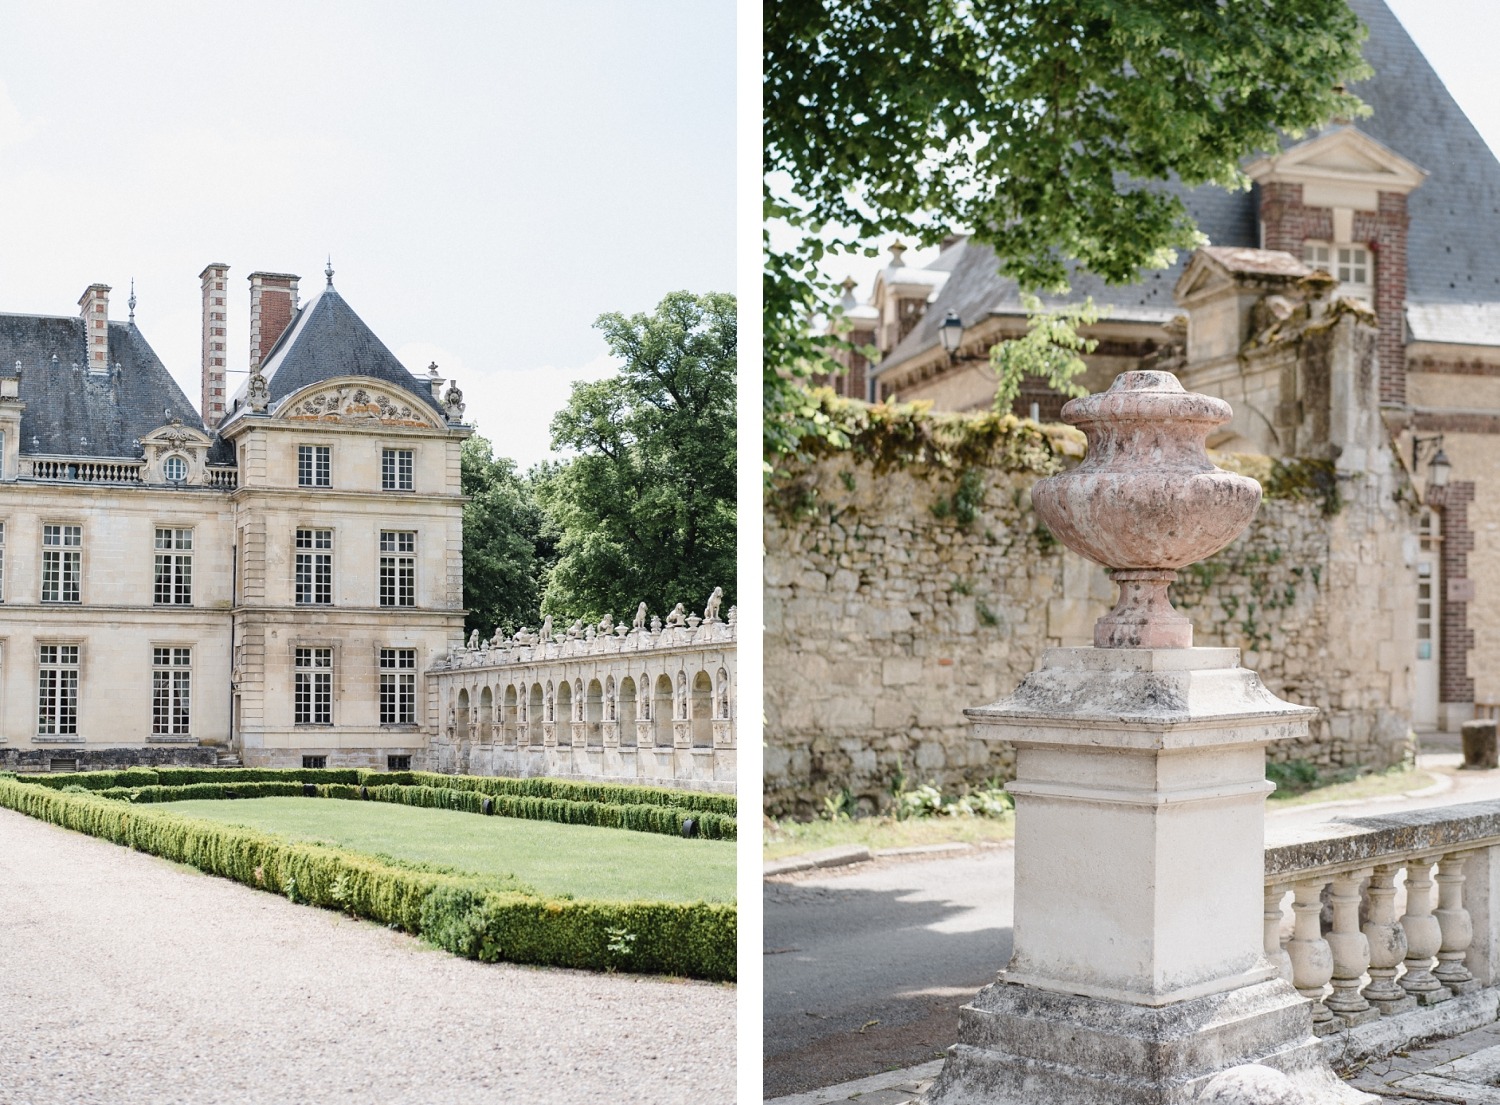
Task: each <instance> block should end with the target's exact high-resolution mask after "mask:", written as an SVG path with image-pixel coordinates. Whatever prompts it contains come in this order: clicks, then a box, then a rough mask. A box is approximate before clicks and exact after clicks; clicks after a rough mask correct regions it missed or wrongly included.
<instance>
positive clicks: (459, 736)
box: [454, 687, 469, 744]
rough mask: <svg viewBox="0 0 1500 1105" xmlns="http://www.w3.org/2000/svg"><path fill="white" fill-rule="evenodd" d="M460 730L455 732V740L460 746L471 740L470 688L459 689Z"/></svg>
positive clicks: (458, 716) (458, 718) (458, 722)
mask: <svg viewBox="0 0 1500 1105" xmlns="http://www.w3.org/2000/svg"><path fill="white" fill-rule="evenodd" d="M457 724H458V728H457V729H456V730H455V732H454V739H456V740H457V741H458V742H459V743H460V744H462V743H463V742H464V741H466V740H468V739H469V688H467V687H460V688H459V689H458V715H457Z"/></svg>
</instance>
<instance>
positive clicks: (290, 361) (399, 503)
mask: <svg viewBox="0 0 1500 1105" xmlns="http://www.w3.org/2000/svg"><path fill="white" fill-rule="evenodd" d="M227 274H228V268H227V266H225V265H220V264H215V265H210V266H208V267H207V268H206V269H204V271H203V273H202V274H201V280H202V290H203V366H202V367H203V374H202V378H203V395H202V408H201V409H202V411H203V412H204V413H203V416H202V417H200V416H199V414H198V412H197V411H195V410H194V409H193V407H192V405H191V404H190V403H189V402H188V400H187V398H186V396H184V395H183V393H182V391H181V389H180V388H179V387H178V386H177V384H176V383H175V382H174V381H173V379H172V377H171V376H170V375H169V374H168V372H167V370H166V368H165V367H164V366H163V365H162V363H161V361H160V359H159V358H158V357H157V356H156V354H155V352H154V351H153V350H152V349H151V347H150V345H149V344H148V343H147V341H146V339H145V337H144V336H143V335H142V334H141V332H140V330H139V329H138V328H137V327H136V325H135V320H134V296H132V297H131V314H130V319H129V320H128V321H127V322H124V323H121V322H118V321H112V320H111V319H110V318H109V292H110V289H109V288H108V287H106V286H105V285H102V284H95V285H91V286H90V287H89V288H88V289H87V291H85V292H84V295H83V297H82V298H81V299H80V301H79V308H80V311H79V314H78V315H77V316H74V317H53V316H38V315H16V314H11V315H4V314H0V767H21V768H27V769H42V770H47V769H49V768H51V769H56V768H58V767H63V768H66V767H72V766H79V767H86V766H90V765H94V764H100V765H103V764H128V763H165V762H196V763H201V762H214V761H215V760H216V759H219V758H222V757H233V756H235V755H237V756H238V757H239V758H240V759H241V760H242V761H243V762H244V763H246V764H249V765H264V766H299V765H304V764H306V765H314V766H316V765H326V766H330V767H332V766H340V765H351V766H367V767H382V768H383V767H404V766H417V765H418V764H420V763H421V761H422V758H423V757H424V756H425V752H426V742H427V734H428V733H430V732H432V731H435V729H436V727H437V719H436V717H435V716H431V711H432V710H435V709H436V706H435V703H432V702H431V701H430V699H431V696H429V694H428V693H427V687H426V674H425V673H426V671H427V669H428V667H429V666H430V664H431V663H432V662H433V661H434V660H435V659H437V658H438V657H440V656H446V655H447V653H448V650H449V649H451V648H453V647H456V646H459V645H461V644H462V642H463V618H464V608H463V532H462V496H461V493H460V486H459V453H460V449H461V446H462V443H463V441H464V439H465V438H466V437H468V436H469V434H470V432H471V430H470V428H469V427H468V426H466V425H465V424H464V422H463V410H464V405H463V400H462V395H461V393H460V392H459V391H458V389H457V387H455V386H453V385H450V386H449V387H448V389H447V390H446V391H443V389H442V385H443V384H444V382H445V381H444V380H443V379H442V378H440V377H439V376H438V375H437V371H436V367H435V366H434V367H433V368H432V370H431V371H430V373H429V375H428V376H427V377H425V378H418V377H416V376H413V375H412V374H411V373H410V372H408V371H407V370H406V369H405V368H404V367H403V366H402V365H401V364H400V362H399V361H398V360H397V359H396V358H395V356H394V355H393V354H391V352H390V351H389V350H388V349H387V348H386V347H385V345H384V344H383V343H382V342H381V341H380V339H379V338H377V337H376V336H375V334H374V333H373V332H372V331H371V330H370V329H369V328H368V327H367V326H366V325H365V323H364V322H363V321H362V320H361V319H360V318H359V316H358V315H357V314H355V312H354V311H353V309H352V308H351V307H350V306H349V305H348V303H347V302H345V300H344V299H343V298H342V296H340V295H339V293H338V292H337V291H336V290H335V288H334V287H333V273H332V270H331V268H330V269H329V270H328V272H327V284H326V286H325V287H324V288H323V289H321V291H320V293H319V295H318V296H317V298H315V299H314V300H313V301H312V302H310V303H308V304H306V305H301V304H300V303H299V300H298V278H297V277H295V276H290V275H288V274H280V273H255V274H252V276H251V277H250V285H251V288H250V291H251V300H250V321H251V343H250V344H251V349H250V366H249V367H250V373H249V376H248V379H247V380H246V382H245V383H244V384H243V385H242V386H241V387H240V388H239V389H238V391H237V392H236V393H234V394H229V393H228V391H227V386H226V382H225V380H226V371H227V369H226V360H227V358H226V351H225V348H224V345H225V343H224V328H225V327H224V323H225V317H226V303H225V301H226V297H227V288H226V284H227Z"/></svg>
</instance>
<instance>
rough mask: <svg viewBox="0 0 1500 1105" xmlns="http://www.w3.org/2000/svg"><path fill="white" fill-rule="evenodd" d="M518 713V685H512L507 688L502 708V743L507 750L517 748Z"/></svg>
mask: <svg viewBox="0 0 1500 1105" xmlns="http://www.w3.org/2000/svg"><path fill="white" fill-rule="evenodd" d="M516 713H517V696H516V685H515V684H514V683H512V684H510V685H509V686H507V687H506V688H505V698H504V699H503V700H502V704H501V707H500V741H501V743H502V744H504V745H505V746H506V747H507V748H514V747H515V746H516V728H517V726H516V720H517V719H516Z"/></svg>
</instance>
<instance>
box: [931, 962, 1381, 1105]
mask: <svg viewBox="0 0 1500 1105" xmlns="http://www.w3.org/2000/svg"><path fill="white" fill-rule="evenodd" d="M958 1040H959V1042H958V1043H957V1044H955V1045H954V1046H953V1047H952V1048H950V1049H949V1052H948V1059H947V1062H945V1063H944V1064H943V1071H942V1074H941V1075H940V1076H939V1077H938V1080H937V1081H936V1082H935V1083H933V1085H932V1087H931V1088H930V1089H929V1090H928V1091H927V1095H926V1096H925V1097H924V1098H923V1101H924V1102H925V1105H1190V1103H1195V1102H1216V1103H1221V1105H1252V1103H1253V1105H1378V1102H1379V1099H1378V1098H1374V1097H1371V1096H1370V1095H1368V1094H1365V1093H1362V1092H1361V1091H1359V1090H1356V1089H1353V1088H1352V1087H1350V1086H1347V1085H1345V1084H1344V1083H1343V1082H1341V1081H1340V1080H1339V1079H1338V1077H1337V1076H1336V1075H1335V1074H1334V1073H1333V1071H1332V1069H1331V1068H1330V1067H1329V1066H1328V1064H1327V1062H1326V1061H1325V1060H1324V1058H1323V1051H1322V1046H1321V1045H1320V1044H1319V1043H1318V1041H1317V1040H1316V1039H1315V1038H1314V1037H1313V1034H1312V1023H1311V1012H1310V1009H1309V1006H1308V1004H1307V1002H1306V1001H1304V1000H1303V999H1302V998H1301V997H1300V996H1299V995H1298V994H1297V992H1296V991H1295V990H1293V989H1292V987H1291V986H1290V985H1289V984H1288V983H1286V982H1285V981H1283V980H1281V979H1271V980H1269V981H1266V982H1260V983H1256V984H1254V985H1251V986H1245V987H1242V988H1240V989H1238V990H1232V991H1229V992H1227V993H1220V994H1213V995H1209V996H1207V997H1200V998H1192V999H1189V1000H1187V1001H1180V1002H1174V1003H1173V1004H1171V1005H1165V1006H1155V1007H1152V1006H1142V1005H1128V1004H1125V1003H1122V1002H1114V1001H1107V1000H1102V999H1098V998H1087V997H1080V996H1077V995H1071V994H1059V993H1054V992H1051V991H1046V990H1039V989H1035V988H1033V987H1029V986H1023V985H1019V984H1016V983H1010V982H1005V981H1003V980H1002V981H1000V982H997V983H995V984H994V985H992V986H987V987H985V988H984V989H983V990H981V991H980V992H979V994H978V995H977V996H976V997H975V999H974V1001H973V1002H971V1003H970V1004H969V1005H966V1006H964V1008H963V1010H962V1012H961V1013H960V1014H959V1030H958Z"/></svg>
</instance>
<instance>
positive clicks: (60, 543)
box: [42, 525, 83, 602]
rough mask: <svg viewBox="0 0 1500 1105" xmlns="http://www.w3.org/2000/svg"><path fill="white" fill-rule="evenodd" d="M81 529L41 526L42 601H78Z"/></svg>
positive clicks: (80, 566)
mask: <svg viewBox="0 0 1500 1105" xmlns="http://www.w3.org/2000/svg"><path fill="white" fill-rule="evenodd" d="M82 550H83V527H82V526H48V525H44V526H42V601H43V602H79V601H80V594H79V584H80V580H81V579H82V576H83V551H82Z"/></svg>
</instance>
